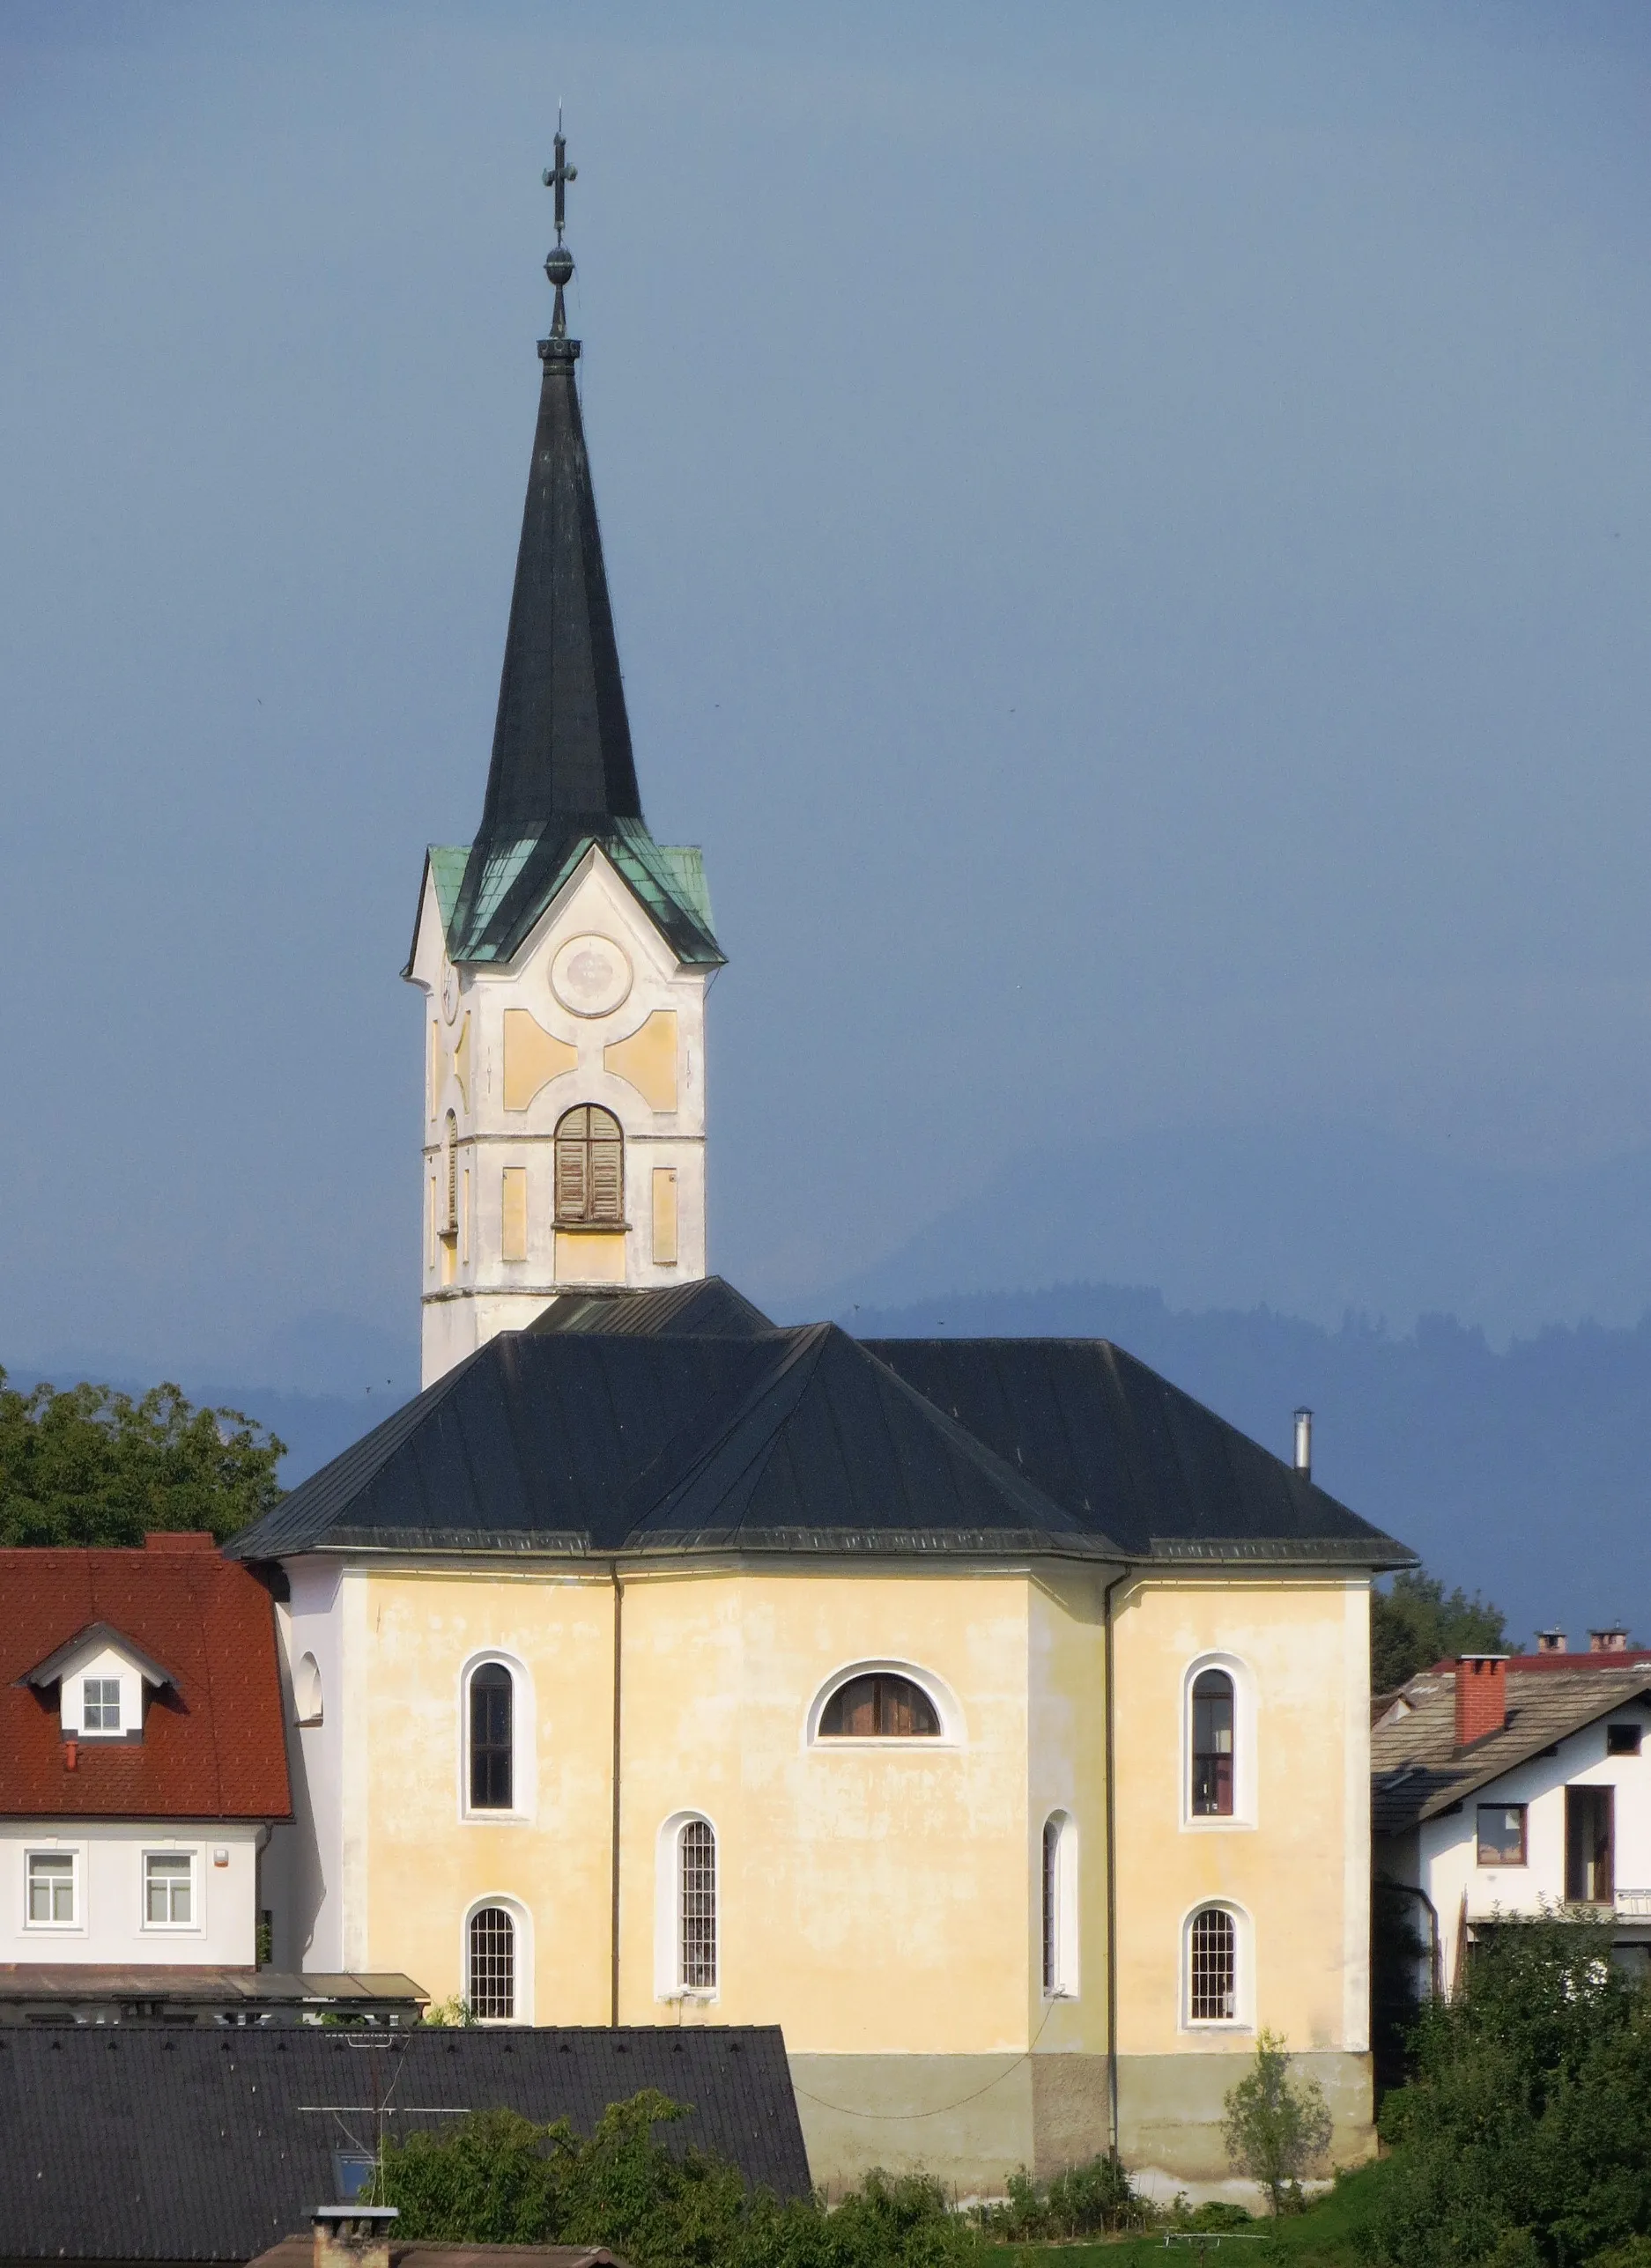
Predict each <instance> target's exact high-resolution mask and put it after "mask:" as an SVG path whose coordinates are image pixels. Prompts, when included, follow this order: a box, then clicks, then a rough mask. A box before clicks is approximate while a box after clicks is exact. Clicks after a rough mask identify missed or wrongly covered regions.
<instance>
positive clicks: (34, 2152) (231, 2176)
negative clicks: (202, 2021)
mask: <svg viewBox="0 0 1651 2268" xmlns="http://www.w3.org/2000/svg"><path fill="white" fill-rule="evenodd" d="M642 2087H657V2088H658V2089H659V2090H660V2092H661V2093H662V2094H666V2095H669V2096H670V2098H671V2100H672V2101H673V2102H684V2103H689V2104H692V2106H693V2108H692V2111H691V2113H690V2115H689V2116H688V2117H685V2118H684V2119H682V2120H680V2121H679V2122H677V2124H674V2125H670V2126H666V2127H663V2128H662V2129H661V2130H660V2131H661V2136H662V2139H663V2140H664V2141H666V2142H667V2143H668V2144H669V2145H670V2147H671V2148H672V2149H675V2150H682V2149H685V2148H686V2147H688V2146H690V2145H691V2144H692V2145H697V2146H699V2147H700V2148H702V2149H706V2150H713V2151H715V2152H716V2153H718V2155H720V2156H722V2157H723V2158H726V2159H728V2160H729V2161H732V2163H734V2164H735V2165H737V2167H738V2168H739V2169H740V2171H741V2172H742V2173H743V2174H744V2176H745V2178H746V2180H747V2181H748V2182H749V2183H751V2184H752V2185H753V2186H757V2187H762V2188H767V2189H771V2190H774V2192H775V2193H776V2194H777V2195H779V2196H781V2197H793V2196H798V2195H801V2194H802V2193H803V2192H804V2191H806V2190H807V2189H808V2186H809V2172H808V2160H807V2156H806V2153H805V2152H804V2150H803V2134H802V2129H801V2127H800V2125H799V2124H798V2122H797V2114H796V2098H795V2096H794V2095H793V2094H792V2089H791V2076H790V2072H789V2069H788V2065H787V2063H786V2056H785V2042H784V2039H783V2037H782V2035H781V2031H780V2028H779V2027H778V2026H777V2025H749V2026H739V2025H729V2026H715V2027H712V2026H704V2027H701V2026H694V2027H692V2028H684V2029H678V2028H675V2027H665V2026H659V2027H653V2026H646V2027H644V2026H635V2027H629V2028H622V2029H619V2030H617V2031H611V2030H607V2029H605V2028H603V2029H594V2028H592V2029H584V2028H571V2027H566V2028H564V2027H557V2028H544V2029H533V2030H529V2029H526V2028H523V2029H522V2030H515V2029H512V2030H505V2029H499V2030H492V2029H486V2030H478V2031H441V2030H425V2029H422V2028H421V2029H418V2030H416V2031H413V2032H411V2033H407V2034H405V2035H400V2036H399V2037H397V2036H396V2035H385V2034H383V2033H380V2034H378V2035H376V2036H375V2037H374V2038H373V2039H371V2040H368V2039H366V2037H365V2036H364V2035H361V2034H359V2033H356V2034H349V2033H343V2034H341V2033H338V2032H326V2031H322V2030H320V2029H318V2028H317V2029H311V2028H307V2027H300V2026H292V2027H288V2028H283V2029H280V2030H278V2031H276V2030H272V2031H264V2032H254V2031H237V2032H235V2033H234V2034H233V2036H230V2037H226V2036H225V2035H224V2034H223V2033H222V2032H220V2031H217V2030H212V2031H207V2030H202V2031H194V2030H162V2029H160V2028H156V2029H154V2030H149V2029H145V2028H140V2027H134V2026H125V2025H122V2026H118V2027H110V2028H106V2029H97V2030H94V2029H92V2028H85V2029H75V2030H56V2029H52V2030H46V2031H29V2030H24V2029H4V2030H0V2133H4V2135H5V2138H6V2146H5V2148H4V2150H0V2230H4V2235H0V2250H4V2254H5V2255H6V2256H7V2257H11V2258H22V2259H59V2258H68V2259H70V2260H74V2259H93V2260H96V2259H111V2260H144V2259H150V2260H167V2261H174V2260H215V2261H222V2260H245V2259H247V2258H248V2257H249V2256H251V2255H252V2254H254V2253H256V2252H258V2251H259V2250H262V2249H263V2248H264V2247H266V2246H268V2245H270V2244H273V2243H275V2242H277V2241H278V2239H280V2238H282V2237H284V2236H285V2235H289V2234H290V2233H291V2232H292V2231H293V2230H294V2229H297V2228H300V2227H303V2226H304V2225H305V2223H306V2221H307V2218H308V2210H309V2208H310V2207H311V2206H312V2205H315V2204H317V2203H320V2202H322V2201H323V2200H325V2199H327V2198H334V2197H336V2196H337V2185H336V2182H335V2178H334V2169H333V2163H332V2153H333V2152H334V2151H335V2150H337V2149H347V2148H352V2147H366V2148H369V2149H370V2148H371V2147H372V2146H373V2144H374V2137H375V2131H376V2125H377V2115H376V2114H377V2109H378V2106H379V2105H381V2104H383V2103H385V2102H389V2103H390V2104H391V2106H392V2111H393V2115H390V2116H388V2117H386V2121H385V2131H386V2132H387V2133H390V2134H397V2135H400V2134H405V2133H410V2132H414V2131H430V2129H431V2128H432V2127H433V2126H434V2127H438V2128H439V2127H440V2126H441V2125H442V2124H449V2123H450V2117H451V2113H452V2112H453V2111H454V2110H456V2109H478V2110H479V2109H488V2108H492V2107H493V2106H496V2105H500V2104H503V2105H507V2106H508V2107H509V2108H511V2109H515V2110H519V2111H521V2112H522V2113H523V2114H524V2115H525V2116H526V2117H529V2118H533V2119H536V2120H538V2121H540V2122H548V2121H550V2120H552V2119H555V2118H560V2117H566V2118H569V2119H570V2120H571V2121H572V2122H573V2124H574V2127H575V2128H576V2129H578V2130H579V2131H582V2132H589V2130H590V2128H591V2127H592V2126H593V2125H594V2124H596V2120H597V2119H598V2118H599V2117H601V2115H602V2112H603V2110H604V2109H606V2107H607V2106H608V2104H609V2103H611V2102H620V2101H623V2100H624V2099H625V2098H626V2097H627V2096H630V2095H633V2094H636V2093H637V2092H638V2091H639V2090H640V2088H642ZM312 2105H315V2106H322V2107H321V2108H314V2109H312V2108H309V2107H308V2106H312ZM331 2106H337V2107H336V2108H334V2107H331ZM421 2109H422V2110H423V2112H424V2113H425V2115H424V2116H422V2117H421V2116H419V2115H418V2114H419V2112H420V2110H421ZM438 2114H439V2115H438Z"/></svg>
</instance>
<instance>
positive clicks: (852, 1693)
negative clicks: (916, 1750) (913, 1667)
mask: <svg viewBox="0 0 1651 2268" xmlns="http://www.w3.org/2000/svg"><path fill="white" fill-rule="evenodd" d="M939 1733H940V1719H939V1717H938V1716H937V1713H936V1710H935V1704H934V1703H933V1702H932V1701H930V1699H929V1695H927V1694H926V1693H925V1692H924V1691H923V1689H922V1686H920V1685H914V1683H913V1682H912V1681H911V1679H910V1678H908V1677H893V1676H891V1675H890V1674H889V1673H887V1672H885V1671H881V1670H878V1671H873V1672H870V1673H868V1674H867V1675H866V1676H864V1677H851V1678H850V1679H849V1680H848V1683H847V1684H846V1685H840V1686H839V1687H838V1688H837V1690H836V1692H835V1693H833V1695H832V1697H831V1699H830V1700H829V1701H828V1702H827V1703H826V1704H825V1708H824V1710H822V1711H821V1713H820V1721H819V1737H820V1739H821V1740H913V1739H924V1740H937V1739H938V1737H939Z"/></svg>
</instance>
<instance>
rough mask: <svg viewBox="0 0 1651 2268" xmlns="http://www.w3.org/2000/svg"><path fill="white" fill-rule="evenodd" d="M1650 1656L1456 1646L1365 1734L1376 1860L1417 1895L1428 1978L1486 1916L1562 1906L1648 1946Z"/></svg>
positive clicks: (1634, 1950) (1444, 1971)
mask: <svg viewBox="0 0 1651 2268" xmlns="http://www.w3.org/2000/svg"><path fill="white" fill-rule="evenodd" d="M1648 1726H1651V1653H1632V1652H1628V1651H1621V1650H1618V1651H1600V1652H1594V1653H1588V1654H1567V1653H1564V1652H1560V1651H1544V1652H1542V1653H1539V1654H1521V1655H1514V1656H1512V1657H1509V1656H1507V1655H1492V1654H1479V1655H1468V1656H1466V1657H1464V1658H1463V1659H1462V1660H1461V1661H1459V1662H1456V1663H1454V1664H1452V1663H1444V1664H1441V1665H1440V1666H1439V1667H1437V1668H1435V1669H1432V1670H1426V1671H1424V1672H1423V1673H1422V1674H1421V1675H1420V1676H1418V1677H1413V1678H1412V1679H1411V1680H1410V1683H1409V1684H1408V1685H1406V1686H1404V1687H1403V1688H1402V1690H1401V1691H1400V1692H1398V1693H1397V1694H1396V1695H1392V1696H1391V1697H1390V1698H1388V1699H1387V1700H1386V1702H1385V1704H1384V1705H1382V1706H1381V1714H1380V1715H1379V1717H1378V1719H1377V1722H1376V1725H1375V1727H1374V1730H1373V1733H1372V1736H1371V1770H1372V1774H1373V1828H1374V1835H1373V1847H1374V1861H1375V1870H1376V1873H1377V1874H1378V1875H1379V1876H1383V1877H1385V1878H1386V1879H1387V1880H1389V1881H1393V1882H1398V1883H1403V1884H1404V1885H1406V1886H1408V1887H1409V1888H1410V1889H1412V1890H1413V1891H1415V1892H1417V1893H1418V1894H1419V1895H1418V1919H1419V1920H1420V1921H1421V1922H1422V1924H1423V1927H1424V1932H1425V1934H1426V1935H1427V1936H1428V1937H1429V1939H1430V1940H1431V1944H1430V1952H1429V1967H1430V1969H1431V1970H1432V1977H1433V1988H1434V1989H1435V1990H1436V1991H1445V1992H1449V1991H1453V1990H1454V1989H1455V1984H1456V1983H1457V1981H1458V1979H1459V1977H1460V1975H1461V1967H1462V1960H1463V1958H1464V1957H1465V1954H1466V1951H1467V1948H1468V1947H1469V1946H1470V1943H1471V1942H1472V1939H1473V1938H1474V1936H1475V1935H1476V1933H1477V1932H1478V1931H1479V1929H1481V1928H1482V1927H1483V1926H1484V1924H1491V1923H1494V1922H1495V1921H1496V1919H1497V1918H1498V1917H1503V1916H1533V1915H1536V1914H1540V1913H1541V1912H1543V1911H1544V1910H1554V1909H1556V1908H1558V1907H1560V1906H1573V1907H1587V1908H1589V1909H1591V1910H1594V1911H1595V1913H1597V1914H1598V1915H1600V1916H1601V1917H1603V1918H1604V1919H1606V1920H1608V1921H1609V1922H1610V1924H1611V1926H1612V1930H1613V1932H1614V1936H1615V1941H1616V1944H1617V1947H1618V1954H1619V1957H1620V1958H1622V1959H1624V1960H1626V1961H1632V1962H1634V1963H1636V1964H1640V1965H1643V1964H1644V1963H1645V1962H1646V1961H1647V1951H1648V1949H1651V1736H1648V1734H1647V1727H1648Z"/></svg>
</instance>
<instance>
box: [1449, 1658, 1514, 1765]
mask: <svg viewBox="0 0 1651 2268" xmlns="http://www.w3.org/2000/svg"><path fill="white" fill-rule="evenodd" d="M1506 1724H1507V1655H1506V1654H1463V1655H1462V1659H1461V1660H1460V1661H1459V1662H1458V1663H1457V1664H1456V1746H1457V1747H1458V1748H1470V1747H1472V1746H1473V1744H1474V1742H1475V1741H1476V1740H1484V1736H1485V1734H1486V1733H1487V1732H1500V1731H1501V1729H1502V1727H1503V1725H1506Z"/></svg>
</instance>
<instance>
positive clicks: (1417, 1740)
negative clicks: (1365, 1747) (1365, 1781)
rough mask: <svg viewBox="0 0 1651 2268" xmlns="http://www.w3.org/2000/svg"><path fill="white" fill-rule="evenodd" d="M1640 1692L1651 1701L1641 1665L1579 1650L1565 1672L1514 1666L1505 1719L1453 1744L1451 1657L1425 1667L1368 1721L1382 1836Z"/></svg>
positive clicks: (1435, 1811) (1445, 1806)
mask: <svg viewBox="0 0 1651 2268" xmlns="http://www.w3.org/2000/svg"><path fill="white" fill-rule="evenodd" d="M1636 1701H1651V1677H1648V1676H1647V1673H1646V1670H1645V1667H1644V1665H1643V1664H1640V1665H1639V1666H1635V1665H1634V1664H1632V1663H1629V1664H1626V1665H1624V1664H1621V1663H1618V1664H1617V1665H1616V1666H1612V1667H1607V1666H1605V1664H1604V1662H1603V1661H1592V1660H1589V1659H1588V1658H1587V1657H1586V1656H1576V1657H1573V1668H1572V1669H1571V1670H1570V1671H1569V1672H1568V1673H1567V1672H1565V1671H1558V1672H1554V1671H1550V1670H1547V1669H1543V1670H1541V1671H1533V1670H1523V1671H1521V1670H1517V1669H1513V1668H1510V1669H1509V1671H1508V1673H1507V1722H1506V1724H1505V1725H1503V1726H1502V1729H1501V1730H1500V1732H1489V1733H1486V1735H1485V1736H1484V1739H1483V1740H1476V1741H1474V1743H1473V1744H1472V1746H1471V1747H1467V1748H1458V1747H1457V1746H1456V1679H1455V1665H1454V1664H1452V1665H1451V1666H1448V1667H1446V1668H1440V1669H1431V1670H1423V1671H1422V1672H1421V1673H1420V1674H1419V1675H1418V1676H1416V1677H1413V1678H1412V1679H1411V1680H1410V1682H1409V1684H1408V1685H1404V1686H1402V1687H1401V1688H1399V1691H1398V1692H1397V1693H1396V1694H1395V1695H1392V1696H1391V1698H1390V1699H1389V1701H1388V1706H1387V1708H1386V1709H1385V1710H1383V1712H1382V1714H1381V1717H1380V1718H1378V1719H1377V1721H1376V1723H1375V1725H1373V1728H1372V1730H1371V1734H1370V1771H1371V1806H1372V1825H1373V1828H1374V1830H1375V1832H1376V1833H1377V1834H1378V1835H1402V1834H1403V1833H1404V1832H1405V1830H1406V1829H1407V1828H1412V1827H1415V1826H1416V1825H1417V1824H1418V1821H1422V1820H1425V1819H1435V1818H1437V1817H1438V1815H1439V1814H1440V1812H1445V1811H1448V1810H1450V1808H1451V1807H1452V1806H1453V1805H1455V1804H1459V1803H1461V1802H1462V1800H1463V1799H1464V1798H1466V1797H1468V1796H1470V1795H1474V1794H1477V1791H1479V1790H1480V1789H1481V1788H1485V1787H1488V1786H1490V1784H1491V1783H1492V1781H1493V1780H1499V1779H1500V1778H1501V1777H1502V1775H1503V1773H1504V1772H1511V1771H1512V1770H1513V1769H1514V1766H1515V1765H1516V1764H1524V1763H1528V1762H1529V1761H1530V1759H1531V1758H1532V1757H1533V1756H1537V1755H1541V1753H1542V1751H1543V1750H1544V1748H1550V1747H1552V1746H1553V1745H1554V1743H1555V1742H1556V1741H1559V1740H1566V1739H1568V1737H1569V1736H1570V1735H1571V1734H1572V1733H1573V1732H1581V1731H1582V1730H1583V1729H1584V1728H1585V1727H1586V1726H1588V1725H1594V1724H1597V1723H1598V1721H1599V1719H1600V1718H1602V1717H1609V1716H1610V1712H1611V1710H1613V1709H1621V1708H1623V1707H1625V1705H1626V1704H1628V1703H1632V1702H1636Z"/></svg>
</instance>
